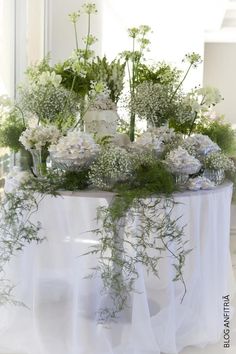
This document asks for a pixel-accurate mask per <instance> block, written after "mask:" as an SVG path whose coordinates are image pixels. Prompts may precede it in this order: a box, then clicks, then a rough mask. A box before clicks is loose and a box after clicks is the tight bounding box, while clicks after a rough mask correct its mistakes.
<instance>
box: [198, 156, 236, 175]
mask: <svg viewBox="0 0 236 354" xmlns="http://www.w3.org/2000/svg"><path fill="white" fill-rule="evenodd" d="M204 166H205V168H208V169H210V170H224V171H229V172H236V168H235V165H234V162H233V160H231V159H230V158H228V157H227V156H226V155H225V154H223V153H221V152H220V151H216V152H212V153H210V154H208V155H207V156H206V157H205V159H204Z"/></svg>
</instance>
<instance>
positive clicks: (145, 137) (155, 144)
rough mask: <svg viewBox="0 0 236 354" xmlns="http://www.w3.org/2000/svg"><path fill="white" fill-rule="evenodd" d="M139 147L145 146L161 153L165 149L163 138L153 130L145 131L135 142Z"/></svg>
mask: <svg viewBox="0 0 236 354" xmlns="http://www.w3.org/2000/svg"><path fill="white" fill-rule="evenodd" d="M133 144H134V145H135V146H137V147H143V148H147V149H150V150H154V151H155V152H157V153H161V152H162V151H163V149H164V144H163V140H162V139H161V138H160V137H159V136H156V135H155V134H154V133H153V132H145V133H143V134H142V135H141V136H140V137H138V138H137V139H136V141H135V143H133Z"/></svg>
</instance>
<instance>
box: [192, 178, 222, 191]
mask: <svg viewBox="0 0 236 354" xmlns="http://www.w3.org/2000/svg"><path fill="white" fill-rule="evenodd" d="M213 188H215V183H214V182H211V181H210V180H209V179H208V178H206V177H202V176H198V177H195V178H190V179H189V180H188V183H187V189H189V190H191V191H198V190H200V189H213Z"/></svg>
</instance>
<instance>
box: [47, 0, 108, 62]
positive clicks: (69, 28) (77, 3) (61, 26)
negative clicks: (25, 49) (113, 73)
mask: <svg viewBox="0 0 236 354" xmlns="http://www.w3.org/2000/svg"><path fill="white" fill-rule="evenodd" d="M101 1H102V0H93V3H96V6H97V9H98V13H97V14H95V15H92V24H91V33H92V34H93V35H95V36H96V37H97V38H98V39H99V42H98V43H97V44H96V45H95V46H94V50H95V52H96V53H97V54H98V55H99V54H100V51H101V4H100V3H101ZM85 2H86V1H84V0H66V1H65V0H48V1H47V2H46V3H47V24H46V27H47V43H46V52H50V54H51V59H52V63H57V62H59V61H63V60H65V59H66V58H68V57H69V56H70V55H71V52H72V50H73V49H75V38H74V29H73V25H72V23H71V22H70V21H69V17H68V14H69V13H71V12H74V11H77V10H79V9H80V8H81V5H82V4H83V3H85ZM78 32H79V47H81V46H82V43H81V39H82V37H85V36H86V32H87V18H86V15H82V16H81V17H80V18H79V21H78Z"/></svg>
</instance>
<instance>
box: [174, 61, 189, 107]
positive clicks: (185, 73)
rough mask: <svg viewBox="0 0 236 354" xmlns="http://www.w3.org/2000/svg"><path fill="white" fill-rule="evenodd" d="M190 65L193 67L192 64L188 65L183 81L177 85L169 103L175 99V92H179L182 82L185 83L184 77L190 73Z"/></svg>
mask: <svg viewBox="0 0 236 354" xmlns="http://www.w3.org/2000/svg"><path fill="white" fill-rule="evenodd" d="M192 65H193V64H190V65H189V67H188V70H187V71H186V73H185V75H184V77H183V79H182V80H181V81H180V83H179V85H178V86H177V88H176V89H175V91H174V93H173V95H172V96H171V98H170V103H171V102H172V100H173V98H174V97H175V95H176V93H177V91H178V90H179V88H180V87H181V86H182V85H183V82H184V81H185V79H186V77H187V76H188V73H189V71H190V69H191V67H192Z"/></svg>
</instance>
